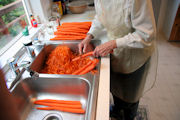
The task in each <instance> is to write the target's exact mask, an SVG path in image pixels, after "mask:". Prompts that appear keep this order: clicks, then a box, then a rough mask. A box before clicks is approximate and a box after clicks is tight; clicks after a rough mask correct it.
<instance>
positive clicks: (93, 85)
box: [11, 42, 100, 120]
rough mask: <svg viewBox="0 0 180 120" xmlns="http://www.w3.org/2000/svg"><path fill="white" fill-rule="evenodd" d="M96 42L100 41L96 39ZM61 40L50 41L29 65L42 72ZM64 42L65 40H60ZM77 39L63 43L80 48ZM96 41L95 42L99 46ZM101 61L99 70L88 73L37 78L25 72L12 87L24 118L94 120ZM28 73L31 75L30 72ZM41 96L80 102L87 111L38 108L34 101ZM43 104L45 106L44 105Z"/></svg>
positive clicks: (39, 119)
mask: <svg viewBox="0 0 180 120" xmlns="http://www.w3.org/2000/svg"><path fill="white" fill-rule="evenodd" d="M95 43H96V44H97V42H95ZM59 44H60V43H59V42H53V43H48V44H46V45H45V46H43V48H42V49H39V50H40V51H39V53H38V55H37V57H36V58H35V59H34V60H33V62H32V64H31V66H30V68H31V69H32V70H33V71H36V72H39V71H40V70H41V69H42V67H43V65H44V63H45V60H46V58H47V56H48V55H49V53H50V52H51V51H52V50H53V49H54V48H55V47H56V46H57V45H59ZM61 44H62V43H61ZM77 44H78V42H69V43H63V45H67V46H68V47H70V48H71V50H72V51H77V50H78V48H77ZM96 44H94V45H95V46H96ZM99 68H100V64H98V66H97V67H96V69H97V71H98V72H97V73H96V74H94V75H93V74H90V73H87V74H85V75H57V74H41V73H39V77H37V78H36V79H34V78H33V77H31V76H30V75H29V73H28V71H25V72H24V73H23V74H22V76H21V78H20V80H19V81H17V83H15V84H14V85H13V87H12V89H11V92H12V94H13V96H14V97H15V99H16V104H17V106H18V110H19V114H20V116H21V120H94V119H95V113H96V101H97V93H98V83H99V70H100V69H99ZM27 73H28V75H27ZM38 99H57V100H73V101H80V102H81V104H82V107H83V109H84V110H85V111H86V112H85V114H75V113H68V112H62V111H55V110H37V109H36V107H39V106H40V105H34V104H33V101H34V100H38ZM42 107H44V106H42Z"/></svg>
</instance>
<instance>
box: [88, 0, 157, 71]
mask: <svg viewBox="0 0 180 120" xmlns="http://www.w3.org/2000/svg"><path fill="white" fill-rule="evenodd" d="M94 2H95V10H96V16H95V18H94V20H93V22H92V26H91V29H90V30H89V32H88V33H90V34H92V35H93V36H94V37H96V36H97V35H98V34H99V33H100V32H101V31H102V29H103V28H105V29H106V30H107V33H108V36H109V40H116V44H117V47H118V48H117V49H115V50H114V53H113V55H112V56H113V57H112V61H111V64H112V67H113V70H114V71H115V72H122V73H131V72H133V71H135V70H137V69H138V68H139V67H141V66H142V65H143V64H144V63H145V62H146V61H147V59H148V58H149V57H150V56H151V54H152V52H153V49H154V48H153V44H154V40H155V36H156V26H155V21H154V14H153V8H152V3H151V0H95V1H94Z"/></svg>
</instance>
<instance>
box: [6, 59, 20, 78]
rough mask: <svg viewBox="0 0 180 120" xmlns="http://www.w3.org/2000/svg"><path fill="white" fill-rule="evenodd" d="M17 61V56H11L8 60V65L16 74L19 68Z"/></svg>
mask: <svg viewBox="0 0 180 120" xmlns="http://www.w3.org/2000/svg"><path fill="white" fill-rule="evenodd" d="M17 61H18V57H17V58H14V57H12V58H10V59H9V60H8V64H9V67H10V69H11V70H12V71H13V73H14V74H15V75H18V74H19V73H20V70H19V69H18V65H17Z"/></svg>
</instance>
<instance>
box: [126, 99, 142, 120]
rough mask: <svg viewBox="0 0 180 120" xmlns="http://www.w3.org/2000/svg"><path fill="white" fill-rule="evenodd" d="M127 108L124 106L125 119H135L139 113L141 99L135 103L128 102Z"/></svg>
mask: <svg viewBox="0 0 180 120" xmlns="http://www.w3.org/2000/svg"><path fill="white" fill-rule="evenodd" d="M126 105H127V106H126V108H124V118H125V120H134V118H135V117H136V114H137V109H138V105H139V101H138V102H135V103H126Z"/></svg>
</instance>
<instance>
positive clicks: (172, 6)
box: [158, 0, 180, 39]
mask: <svg viewBox="0 0 180 120" xmlns="http://www.w3.org/2000/svg"><path fill="white" fill-rule="evenodd" d="M179 4H180V0H163V1H162V2H161V10H160V15H159V21H158V22H159V28H160V31H162V33H163V34H164V36H165V37H166V39H169V37H170V34H171V29H172V26H173V23H174V19H175V16H176V12H177V9H178V7H179Z"/></svg>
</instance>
